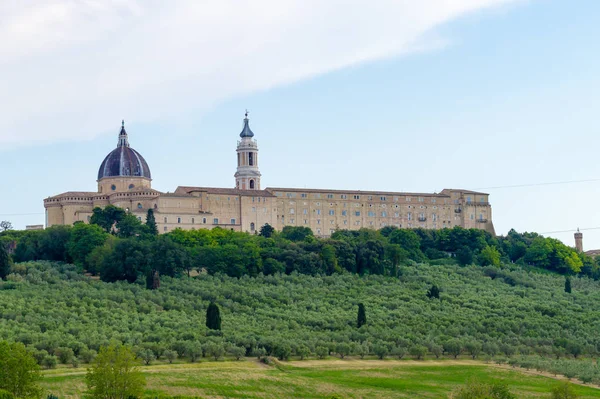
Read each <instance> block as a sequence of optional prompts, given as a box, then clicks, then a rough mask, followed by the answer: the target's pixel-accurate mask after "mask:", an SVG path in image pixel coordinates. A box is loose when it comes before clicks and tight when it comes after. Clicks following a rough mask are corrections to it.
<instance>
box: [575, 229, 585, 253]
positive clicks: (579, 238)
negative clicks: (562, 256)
mask: <svg viewBox="0 0 600 399" xmlns="http://www.w3.org/2000/svg"><path fill="white" fill-rule="evenodd" d="M575 249H576V250H577V252H583V233H582V232H580V231H579V227H578V228H577V232H576V233H575Z"/></svg>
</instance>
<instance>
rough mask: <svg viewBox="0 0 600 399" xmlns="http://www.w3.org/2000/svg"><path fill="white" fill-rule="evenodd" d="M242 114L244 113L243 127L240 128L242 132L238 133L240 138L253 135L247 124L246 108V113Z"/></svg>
mask: <svg viewBox="0 0 600 399" xmlns="http://www.w3.org/2000/svg"><path fill="white" fill-rule="evenodd" d="M244 115H245V118H244V128H243V129H242V132H241V133H240V137H241V138H244V137H254V133H252V130H250V125H249V124H248V110H246V113H245V114H244Z"/></svg>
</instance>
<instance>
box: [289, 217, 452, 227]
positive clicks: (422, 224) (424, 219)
mask: <svg viewBox="0 0 600 399" xmlns="http://www.w3.org/2000/svg"><path fill="white" fill-rule="evenodd" d="M408 220H409V221H411V220H412V219H408ZM433 220H434V223H433V224H432V227H433V228H434V229H435V228H437V223H436V222H437V221H438V219H433ZM425 221H426V218H419V222H425ZM282 223H283V224H286V223H285V221H284V220H282ZM303 223H304V224H306V225H308V224H310V223H309V220H308V219H304V220H303ZM442 223H443V224H444V227H445V226H446V223H447V224H448V226H450V225H451V224H452V222H450V221H449V220H448V221H446V220H444V221H442ZM289 224H296V219H293V218H292V219H290V221H289ZM317 224H318V225H320V224H321V219H317ZM329 224H330V225H332V226H333V225H335V224H336V221H335V220H330V221H329ZM342 224H343V225H344V226H347V225H348V221H347V220H343V221H342ZM367 224H368V225H369V226H374V225H375V222H373V221H369V222H367ZM354 225H355V226H360V225H361V221H360V220H355V221H354ZM380 225H381V226H387V223H386V222H380ZM391 225H393V226H396V227H402V225H401V224H397V223H394V224H391ZM412 226H413V225H412V223H410V222H409V223H408V227H412ZM419 226H420V227H423V228H425V227H426V225H425V224H424V223H421V224H420V225H419Z"/></svg>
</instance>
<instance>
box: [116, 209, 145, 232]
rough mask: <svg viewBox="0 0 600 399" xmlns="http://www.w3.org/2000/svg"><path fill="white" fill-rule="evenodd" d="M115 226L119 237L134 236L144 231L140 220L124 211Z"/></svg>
mask: <svg viewBox="0 0 600 399" xmlns="http://www.w3.org/2000/svg"><path fill="white" fill-rule="evenodd" d="M115 227H116V228H117V236H118V237H121V238H130V237H135V236H137V235H140V234H142V233H143V232H145V231H146V229H144V227H145V226H144V225H143V224H142V222H141V221H140V220H139V219H138V218H137V217H136V216H135V215H134V214H132V213H130V212H126V213H125V214H124V215H123V217H122V218H121V220H119V221H118V222H117V224H116V225H115Z"/></svg>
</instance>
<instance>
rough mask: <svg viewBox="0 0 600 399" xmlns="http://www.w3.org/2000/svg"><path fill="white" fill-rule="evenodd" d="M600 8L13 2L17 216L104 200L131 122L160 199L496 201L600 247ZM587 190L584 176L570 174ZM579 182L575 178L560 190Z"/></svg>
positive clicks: (382, 0) (528, 224)
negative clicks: (379, 195)
mask: <svg viewBox="0 0 600 399" xmlns="http://www.w3.org/2000/svg"><path fill="white" fill-rule="evenodd" d="M598 16H600V2H598V1H596V0H578V1H574V2H570V1H564V0H545V1H543V0H420V1H418V2H417V1H412V0H410V1H409V0H396V1H392V0H369V1H348V0H346V1H341V0H329V1H326V2H325V1H319V0H297V1H296V0H255V1H252V2H242V1H234V0H219V1H203V2H198V1H194V0H174V1H169V2H162V1H158V0H145V1H133V0H35V1H34V0H18V1H17V0H3V1H0V76H1V77H2V79H0V109H1V110H2V112H1V113H0V173H1V174H2V185H0V220H9V221H11V222H12V223H13V225H14V226H15V228H24V227H25V225H28V224H42V223H43V222H44V208H43V199H44V198H46V197H48V196H51V195H56V194H59V193H62V192H65V191H94V190H95V189H96V180H95V179H96V176H97V172H98V168H99V166H100V163H101V162H102V160H103V159H104V157H105V156H106V155H107V154H108V153H109V152H110V151H111V150H112V149H114V148H115V147H116V144H117V135H118V133H119V129H120V125H121V120H122V119H124V120H125V126H126V129H127V132H128V134H129V142H130V144H131V146H132V147H133V148H135V149H136V150H137V151H139V152H140V153H141V154H142V155H143V156H144V158H145V159H146V160H147V162H148V163H149V165H150V168H151V171H152V176H153V182H152V184H153V188H155V189H158V190H161V191H165V192H167V191H171V192H172V191H174V190H175V189H176V187H177V186H179V185H187V186H211V187H233V186H234V183H235V182H234V178H233V174H234V173H235V166H236V154H235V147H236V143H237V140H238V138H239V137H238V134H239V133H240V131H241V129H242V120H243V117H244V112H245V110H246V109H248V110H249V113H250V114H249V115H250V126H251V128H252V130H253V131H254V133H255V138H256V139H257V140H258V144H259V148H260V167H261V172H262V181H261V185H262V187H307V188H331V189H360V190H381V191H409V192H410V191H414V192H439V191H441V190H442V189H444V188H464V189H472V190H478V191H484V192H488V193H490V202H491V204H492V210H493V221H494V225H495V227H496V232H497V233H498V234H506V233H507V232H508V231H509V230H510V229H511V228H514V229H515V230H517V231H521V232H522V231H535V232H539V233H544V235H548V236H553V237H556V238H559V239H561V240H562V241H564V242H565V243H566V244H568V245H574V240H573V230H574V229H576V228H578V227H579V228H581V229H582V232H583V233H584V237H583V245H584V249H585V250H588V249H595V248H600V213H598V212H596V204H595V202H594V201H595V200H596V199H597V198H600V196H599V194H600V166H598V162H597V159H598V152H599V151H598V148H600V146H599V144H600V136H599V134H598V133H600V131H599V130H600V128H599V124H598V120H599V119H600V74H599V73H598V71H600V52H599V51H598V48H599V47H598V46H599V43H598V37H600V25H599V24H598V23H597V21H598ZM566 182H570V183H566ZM546 183H560V184H546Z"/></svg>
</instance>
